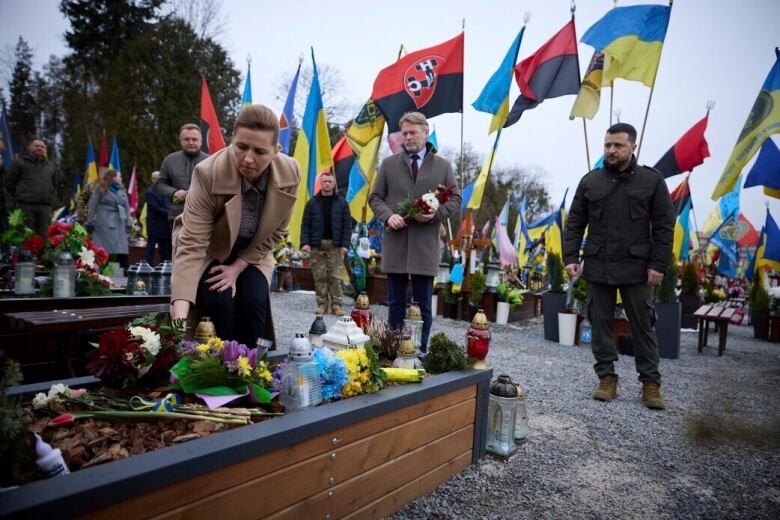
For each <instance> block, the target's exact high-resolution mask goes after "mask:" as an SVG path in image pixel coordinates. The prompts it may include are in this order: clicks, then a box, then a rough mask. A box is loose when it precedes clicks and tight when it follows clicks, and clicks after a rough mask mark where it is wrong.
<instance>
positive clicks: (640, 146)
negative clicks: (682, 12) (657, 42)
mask: <svg viewBox="0 0 780 520" xmlns="http://www.w3.org/2000/svg"><path fill="white" fill-rule="evenodd" d="M673 4H674V0H669V19H670V20H671V19H672V5H673ZM661 53H663V47H661ZM660 68H661V56H660V55H659V56H658V65H657V66H656V68H655V74H653V86H652V87H650V96H649V97H648V98H647V107H646V108H645V119H644V121H642V133H641V135H640V136H639V146H638V147H637V149H636V160H637V161H639V153H640V152H641V151H642V141H644V139H645V126H647V116H648V115H649V114H650V102H651V101H653V91H654V90H655V79H656V78H657V77H658V69H660Z"/></svg>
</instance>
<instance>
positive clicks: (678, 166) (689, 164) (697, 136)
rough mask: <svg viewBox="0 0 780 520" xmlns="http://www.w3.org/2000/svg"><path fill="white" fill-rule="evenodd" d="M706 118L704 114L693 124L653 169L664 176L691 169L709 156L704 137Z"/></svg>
mask: <svg viewBox="0 0 780 520" xmlns="http://www.w3.org/2000/svg"><path fill="white" fill-rule="evenodd" d="M708 119H709V115H706V116H704V119H702V120H701V121H699V122H698V123H696V124H695V125H693V126H692V127H691V129H690V130H688V131H687V132H685V135H683V136H682V137H681V138H680V139H679V140H678V141H677V142H676V143H675V144H674V146H672V147H671V148H670V149H669V151H668V152H666V153H665V154H664V156H663V157H661V160H659V161H658V162H657V163H656V164H655V169H656V170H658V171H660V172H661V173H662V174H663V176H664V178H668V177H671V176H672V175H677V174H678V173H683V172H689V171H692V170H693V169H694V168H695V167H697V166H698V165H700V164H701V163H703V162H704V159H705V158H706V157H709V156H710V149H709V146H707V140H706V139H705V138H704V131H705V130H707V120H708Z"/></svg>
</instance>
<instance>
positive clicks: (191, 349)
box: [179, 339, 198, 356]
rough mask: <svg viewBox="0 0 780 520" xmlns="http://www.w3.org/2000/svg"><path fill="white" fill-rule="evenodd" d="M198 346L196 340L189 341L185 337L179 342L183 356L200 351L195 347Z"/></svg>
mask: <svg viewBox="0 0 780 520" xmlns="http://www.w3.org/2000/svg"><path fill="white" fill-rule="evenodd" d="M197 346H198V344H197V343H196V342H195V341H188V340H186V339H185V340H184V341H182V342H181V343H180V344H179V351H180V352H181V355H182V356H189V355H192V354H196V353H197V352H198V350H197V349H196V348H195V347H197Z"/></svg>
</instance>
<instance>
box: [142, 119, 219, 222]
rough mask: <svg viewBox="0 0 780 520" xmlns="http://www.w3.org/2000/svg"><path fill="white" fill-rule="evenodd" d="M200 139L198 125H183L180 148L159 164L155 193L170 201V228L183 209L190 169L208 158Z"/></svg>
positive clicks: (180, 132)
mask: <svg viewBox="0 0 780 520" xmlns="http://www.w3.org/2000/svg"><path fill="white" fill-rule="evenodd" d="M201 141H202V139H201V135H200V128H199V127H198V125H195V124H192V123H187V124H186V125H183V126H182V127H181V130H179V143H180V144H181V150H179V151H178V152H173V153H172V154H170V155H168V156H167V157H166V158H165V159H163V162H162V165H161V166H160V178H159V179H158V181H157V184H155V188H156V190H157V193H159V194H160V195H162V196H163V197H165V198H166V199H168V200H169V201H171V209H170V211H169V212H168V225H169V227H170V228H171V229H173V221H174V219H176V217H178V216H179V215H181V213H182V211H184V201H185V200H186V198H187V191H188V190H189V189H190V180H191V179H192V170H194V169H195V166H196V165H197V164H198V163H199V162H201V161H202V160H204V159H206V158H208V154H207V153H205V152H203V151H202V150H201V149H200V145H201Z"/></svg>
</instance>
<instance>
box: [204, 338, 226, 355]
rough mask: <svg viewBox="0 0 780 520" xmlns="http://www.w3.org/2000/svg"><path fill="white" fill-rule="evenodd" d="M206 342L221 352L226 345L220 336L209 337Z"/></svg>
mask: <svg viewBox="0 0 780 520" xmlns="http://www.w3.org/2000/svg"><path fill="white" fill-rule="evenodd" d="M206 344H207V345H208V346H209V347H213V348H214V349H216V350H218V351H219V352H222V347H223V346H224V343H223V341H222V340H221V339H219V338H209V340H208V341H207V342H206Z"/></svg>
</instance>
